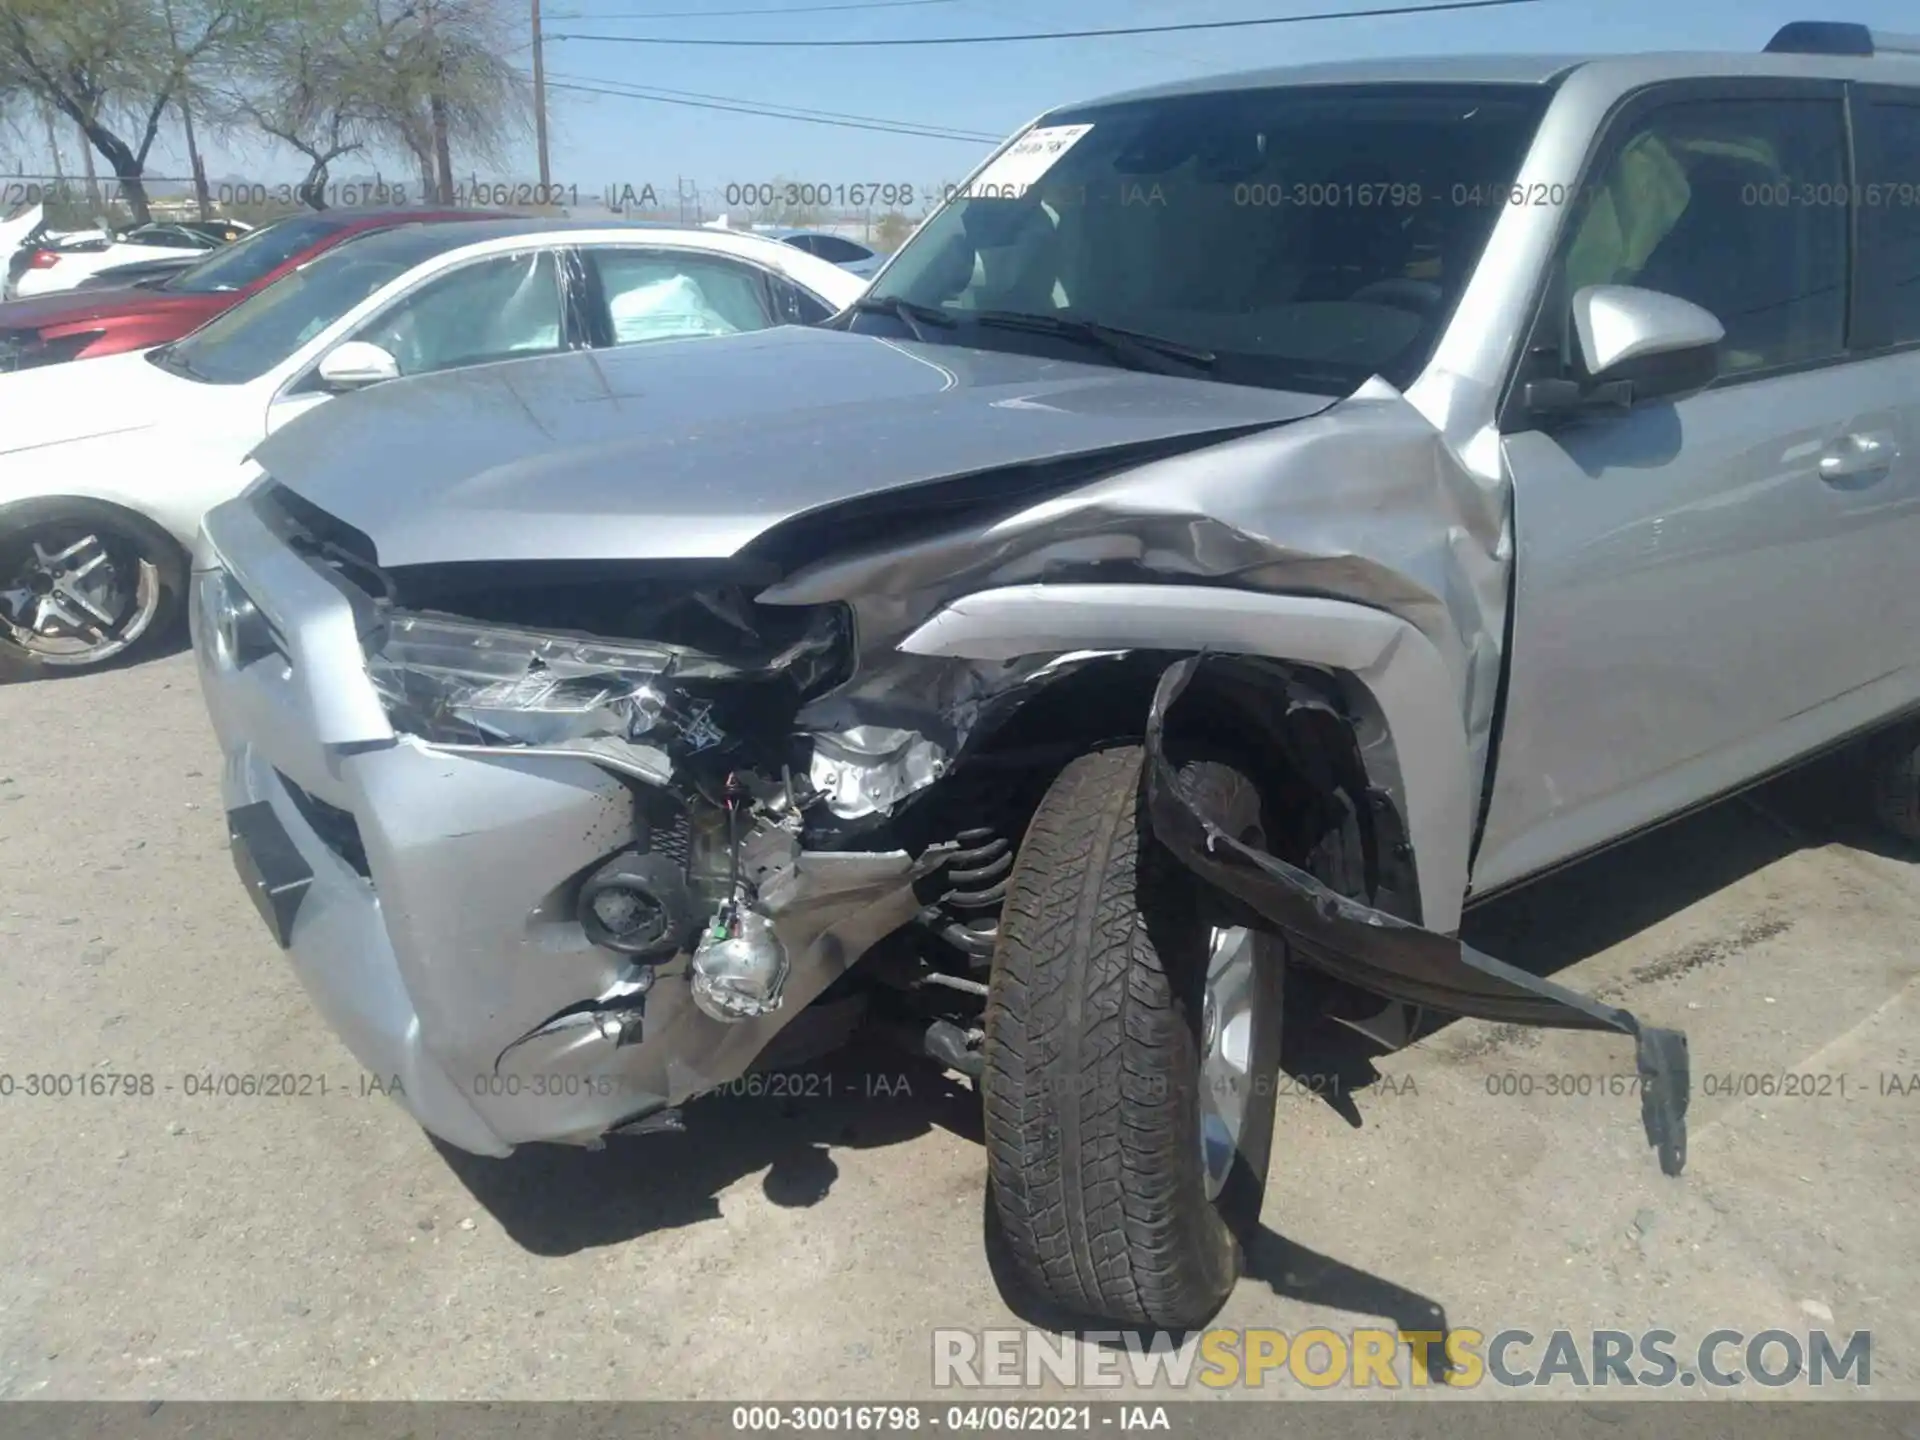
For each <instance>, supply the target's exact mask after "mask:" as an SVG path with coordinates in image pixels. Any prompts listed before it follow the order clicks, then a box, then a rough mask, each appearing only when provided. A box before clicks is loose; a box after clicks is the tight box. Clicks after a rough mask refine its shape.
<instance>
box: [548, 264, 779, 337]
mask: <svg viewBox="0 0 1920 1440" xmlns="http://www.w3.org/2000/svg"><path fill="white" fill-rule="evenodd" d="M586 256H587V263H588V264H589V265H591V266H592V267H593V271H594V275H595V277H596V278H597V280H598V282H599V293H600V297H601V304H602V306H603V311H602V316H601V318H602V320H603V322H604V325H605V329H606V332H607V334H608V335H609V336H611V337H612V342H613V343H614V344H615V345H637V344H641V343H643V342H645V341H649V340H675V339H684V338H687V337H690V336H696V335H736V334H739V333H741V332H743V331H748V330H764V329H766V328H767V327H768V326H769V325H771V324H773V323H774V319H773V317H772V316H771V315H769V314H768V313H767V306H766V300H765V291H764V289H763V288H762V285H761V281H760V277H759V275H758V273H757V272H756V271H753V270H750V269H748V268H747V267H746V266H745V265H741V264H739V263H737V262H735V261H732V260H728V259H725V258H723V257H720V256H716V255H707V254H701V253H697V252H694V251H685V250H668V249H664V248H663V249H659V250H627V249H618V248H614V247H612V246H605V247H602V246H594V247H592V248H590V249H588V250H587V251H586Z"/></svg>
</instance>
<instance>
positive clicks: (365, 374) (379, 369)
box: [318, 340, 400, 390]
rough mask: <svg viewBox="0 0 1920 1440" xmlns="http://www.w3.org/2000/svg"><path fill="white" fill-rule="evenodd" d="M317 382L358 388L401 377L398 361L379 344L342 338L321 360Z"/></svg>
mask: <svg viewBox="0 0 1920 1440" xmlns="http://www.w3.org/2000/svg"><path fill="white" fill-rule="evenodd" d="M318 373H319V376H320V383H321V384H323V385H325V386H326V387H327V388H328V389H329V390H359V389H362V388H363V387H365V386H368V385H377V384H379V383H380V382H381V381H382V380H397V379H399V378H400V362H399V361H398V360H395V359H394V358H393V356H392V355H390V354H388V353H387V352H386V351H385V350H382V349H381V348H380V347H379V346H378V345H374V344H370V343H369V342H367V341H365V340H343V341H342V342H341V343H340V344H338V345H336V346H334V347H333V349H331V350H329V351H328V352H327V353H326V354H325V355H324V356H323V357H322V358H321V360H320V368H319V372H318Z"/></svg>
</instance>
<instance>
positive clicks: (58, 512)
mask: <svg viewBox="0 0 1920 1440" xmlns="http://www.w3.org/2000/svg"><path fill="white" fill-rule="evenodd" d="M186 570H187V564H186V557H185V556H184V555H183V554H182V553H181V551H180V547H179V546H178V545H176V544H175V543H174V541H173V539H172V537H170V536H169V535H167V533H166V532H165V531H163V530H161V529H160V528H159V527H158V526H157V525H154V524H153V523H152V522H151V521H148V520H146V519H143V518H142V517H141V516H138V515H135V514H133V513H132V512H130V511H126V510H121V509H119V508H118V507H116V506H112V505H105V504H101V503H100V502H98V501H93V500H29V501H27V502H25V503H24V504H20V505H14V506H10V507H8V508H6V509H3V510H0V680H22V679H33V678H35V677H37V676H41V675H45V674H50V673H52V672H55V671H71V670H82V669H87V668H89V667H91V666H95V665H100V664H102V663H104V662H106V661H108V660H111V659H113V658H115V657H116V656H123V655H127V654H129V653H133V652H136V651H138V650H139V649H140V648H141V647H142V646H143V645H144V644H146V643H149V642H151V641H152V640H154V639H155V638H156V637H158V636H160V635H162V634H164V633H165V632H166V631H167V630H168V629H169V628H170V627H171V626H172V624H173V622H174V620H175V619H176V618H177V617H178V615H179V613H180V606H181V602H182V597H183V596H184V594H185V591H186Z"/></svg>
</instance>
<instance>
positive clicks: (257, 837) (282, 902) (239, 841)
mask: <svg viewBox="0 0 1920 1440" xmlns="http://www.w3.org/2000/svg"><path fill="white" fill-rule="evenodd" d="M227 846H228V848H229V849H230V850H231V851H232V852H233V868H234V869H235V870H237V871H239V872H240V883H241V884H243V885H245V886H246V887H247V896H248V898H249V899H251V900H252V901H253V908H254V909H256V910H258V911H259V912H260V918H261V919H262V920H264V921H266V922H267V928H268V929H269V930H271V931H272V932H273V938H274V939H275V940H276V941H278V942H279V945H280V948H281V949H282V950H284V949H286V948H287V946H288V945H289V944H291V943H292V940H293V922H294V918H295V917H296V916H297V915H299V913H300V902H301V901H302V900H304V899H306V898H307V890H308V888H309V887H310V886H311V885H312V884H313V870H312V868H311V867H310V866H309V865H308V864H307V862H306V860H305V859H304V858H303V857H302V856H301V854H300V851H299V850H298V849H297V848H295V846H294V843H293V837H292V836H290V835H288V834H287V829H286V826H284V825H282V824H281V823H280V817H279V816H278V815H275V814H274V813H273V806H271V805H269V804H268V803H267V802H266V801H265V800H256V801H254V802H253V803H252V804H251V805H242V806H241V807H240V808H239V809H237V810H229V811H228V812H227Z"/></svg>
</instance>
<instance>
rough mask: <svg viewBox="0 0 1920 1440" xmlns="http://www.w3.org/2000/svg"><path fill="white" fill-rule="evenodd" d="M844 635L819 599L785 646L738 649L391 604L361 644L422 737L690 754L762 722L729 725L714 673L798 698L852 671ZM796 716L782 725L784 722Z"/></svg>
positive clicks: (762, 700)
mask: <svg viewBox="0 0 1920 1440" xmlns="http://www.w3.org/2000/svg"><path fill="white" fill-rule="evenodd" d="M848 642H849V632H848V626H847V621H846V619H845V616H844V613H843V612H842V611H841V610H840V609H839V607H822V608H821V609H820V610H819V611H817V612H816V613H814V614H813V615H811V616H809V617H805V623H804V624H803V625H802V626H800V627H799V633H798V635H797V637H796V638H793V639H791V640H790V641H789V642H788V643H787V644H785V645H783V646H780V647H779V648H777V649H767V648H765V647H761V648H760V650H759V653H750V654H745V655H742V656H740V657H737V658H736V657H731V656H729V657H725V658H722V657H719V656H714V655H710V654H707V653H705V652H702V651H698V650H693V649H691V648H688V647H685V646H679V645H672V644H666V643H655V642H646V641H626V640H611V639H602V638H599V637H597V636H591V635H582V634H570V633H566V632H562V631H549V630H536V629H530V628H525V627H521V626H515V625H506V624H496V623H493V622H482V621H473V620H465V619H460V618H457V617H454V616H448V615H439V614H432V613H415V612H407V611H392V612H390V613H389V614H388V615H387V617H386V619H385V622H384V623H383V625H382V626H381V628H380V629H379V631H378V632H376V633H375V634H374V635H372V636H369V637H367V639H366V640H365V641H364V642H363V643H364V648H365V654H366V664H367V674H368V676H369V677H370V678H371V679H372V681H373V685H374V688H375V690H376V691H378V693H379V695H380V698H381V701H382V703H383V704H384V705H385V706H386V709H387V714H388V718H389V719H390V720H391V721H392V723H393V726H394V728H395V729H396V730H400V731H402V732H404V733H407V734H411V735H416V736H418V737H419V738H421V739H423V740H428V741H432V742H437V743H440V744H448V745H507V746H538V747H550V746H560V745H569V744H580V743H582V742H588V741H595V740H612V741H630V742H635V743H638V744H642V745H646V746H650V747H653V748H656V749H658V750H660V751H662V752H665V753H668V754H671V755H674V756H676V757H686V756H691V755H698V754H701V753H703V752H705V751H708V750H712V749H714V748H716V747H718V746H720V745H721V744H722V742H723V741H726V740H728V739H730V738H738V737H735V736H734V735H733V734H732V733H731V732H732V731H734V730H735V729H752V730H756V731H757V730H760V729H762V728H763V727H764V725H765V717H764V716H761V715H755V716H753V717H751V718H752V719H753V720H754V721H757V722H759V723H755V724H751V725H739V726H737V725H735V724H734V723H733V722H731V721H728V722H724V723H723V721H722V719H721V718H720V716H719V715H718V713H717V712H716V704H717V703H718V700H717V697H716V695H714V694H709V693H707V692H708V691H709V690H711V689H713V687H712V685H711V684H710V683H709V682H716V681H718V682H725V681H728V680H740V681H747V682H753V681H759V682H774V683H775V684H777V686H778V689H779V690H780V691H781V692H782V698H784V700H785V701H786V702H787V704H788V705H790V706H791V707H792V708H797V707H798V706H799V704H800V703H801V701H803V700H804V699H806V698H807V697H808V696H809V695H811V694H815V693H818V692H819V691H820V690H822V689H825V688H827V687H828V686H829V685H831V684H835V683H838V681H839V679H840V678H842V677H843V676H844V674H845V673H846V670H847V665H848V660H849V657H850V652H851V647H850V645H849V643H848ZM751 688H752V689H753V691H754V692H755V694H754V699H755V700H756V701H757V702H758V703H757V704H755V705H753V706H752V707H751V708H753V709H755V710H758V711H764V710H765V709H767V708H768V705H767V702H768V701H769V700H770V699H772V697H771V696H769V695H767V694H766V693H765V692H764V691H763V690H762V689H761V687H760V686H757V685H756V686H752V687H751ZM744 698H745V697H744V696H743V699H744ZM736 708H742V707H736ZM773 708H783V707H779V706H775V707H773ZM790 714H791V710H789V711H788V715H786V716H780V717H778V721H777V724H778V725H779V726H780V727H784V725H785V722H786V719H787V718H788V717H789V716H790Z"/></svg>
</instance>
